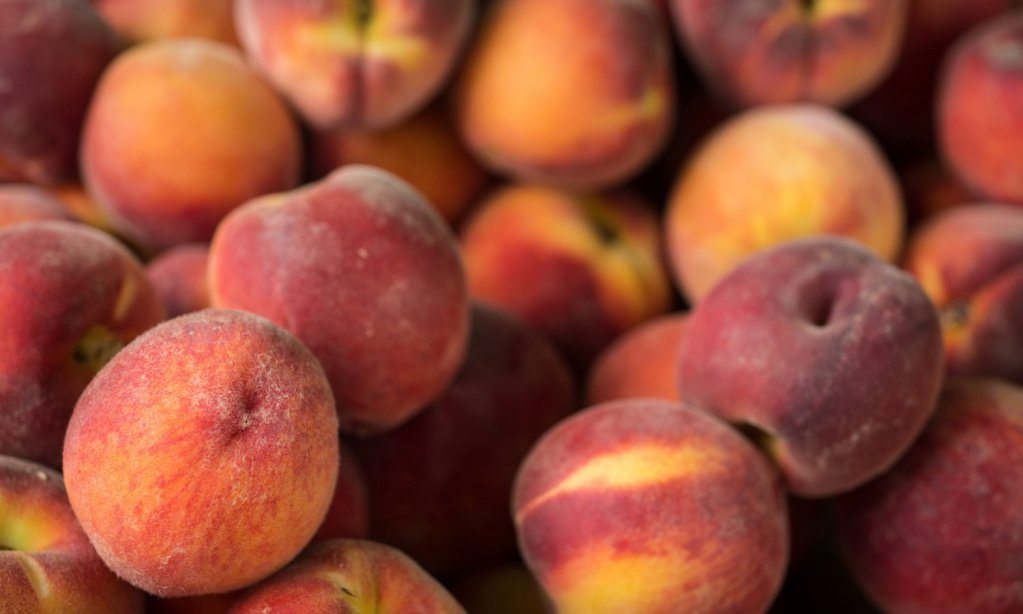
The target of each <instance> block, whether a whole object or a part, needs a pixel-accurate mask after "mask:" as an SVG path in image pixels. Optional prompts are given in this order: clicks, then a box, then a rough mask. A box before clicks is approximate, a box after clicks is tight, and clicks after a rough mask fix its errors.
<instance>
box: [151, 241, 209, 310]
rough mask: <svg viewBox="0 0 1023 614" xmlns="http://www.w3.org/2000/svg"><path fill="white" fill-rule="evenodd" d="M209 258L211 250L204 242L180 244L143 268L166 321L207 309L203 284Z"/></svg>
mask: <svg viewBox="0 0 1023 614" xmlns="http://www.w3.org/2000/svg"><path fill="white" fill-rule="evenodd" d="M209 256H210V248H209V246H208V245H206V244H205V243H192V244H186V245H179V246H177V247H174V248H171V249H169V250H167V251H166V252H164V253H162V254H160V255H159V256H158V257H157V258H156V259H154V260H153V261H151V262H150V263H149V264H148V265H147V266H146V277H148V278H149V283H151V284H153V287H154V288H155V289H156V292H157V294H159V295H160V301H161V302H162V303H163V307H164V310H166V312H167V317H168V318H175V317H177V316H180V315H182V314H186V313H191V312H193V311H199V310H201V309H206V308H207V307H209V306H210V291H209V288H208V287H207V284H206V267H207V262H208V261H209Z"/></svg>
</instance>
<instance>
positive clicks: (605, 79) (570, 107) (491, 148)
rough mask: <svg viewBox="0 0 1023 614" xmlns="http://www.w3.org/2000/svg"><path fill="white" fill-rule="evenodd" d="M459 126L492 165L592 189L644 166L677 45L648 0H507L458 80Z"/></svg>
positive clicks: (662, 127)
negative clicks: (673, 51) (631, 0)
mask: <svg viewBox="0 0 1023 614" xmlns="http://www.w3.org/2000/svg"><path fill="white" fill-rule="evenodd" d="M456 97H457V102H458V121H459V128H460V130H461V133H462V135H463V137H464V138H465V140H466V142H467V143H468V145H469V147H470V148H471V149H472V150H473V151H474V152H475V153H476V155H477V156H478V157H479V158H480V159H481V160H483V161H484V162H485V163H486V164H487V165H488V166H490V167H491V168H493V169H494V170H497V171H500V172H502V173H506V174H510V175H512V176H513V177H515V178H516V179H520V180H524V181H538V182H541V183H553V184H558V185H564V186H571V187H575V188H586V189H597V188H605V187H609V186H611V185H614V184H620V183H622V182H624V181H625V180H627V179H629V178H630V177H631V176H633V175H635V174H636V173H637V172H639V171H640V170H641V169H642V168H643V166H645V165H646V164H647V163H648V162H649V161H650V160H651V159H652V158H653V157H654V155H655V154H656V153H657V152H658V150H660V149H661V147H662V145H663V144H664V143H665V141H666V139H667V137H668V133H669V132H670V129H671V124H672V121H673V118H674V83H673V81H672V62H671V48H670V43H669V39H668V32H667V30H666V28H665V26H664V23H663V17H662V15H661V14H660V12H659V11H658V9H657V8H656V7H655V6H654V5H653V4H652V3H650V2H646V1H644V2H621V1H619V0H501V1H500V2H496V3H495V5H494V6H493V7H492V8H491V10H490V11H489V12H488V13H487V15H486V17H485V19H484V22H483V24H482V31H481V32H480V35H479V37H478V39H477V41H476V43H475V45H474V47H473V48H472V49H471V50H470V52H469V54H468V58H467V63H466V66H465V69H464V71H463V73H462V74H461V76H460V80H459V83H458V85H457V94H456Z"/></svg>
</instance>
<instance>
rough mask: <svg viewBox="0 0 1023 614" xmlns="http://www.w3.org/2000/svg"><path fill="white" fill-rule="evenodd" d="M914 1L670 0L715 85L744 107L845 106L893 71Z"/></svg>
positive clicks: (692, 51) (683, 34)
mask: <svg viewBox="0 0 1023 614" xmlns="http://www.w3.org/2000/svg"><path fill="white" fill-rule="evenodd" d="M908 7H909V0H771V1H768V2H764V1H763V0H672V12H673V14H674V16H675V25H676V29H677V31H678V33H679V37H680V38H681V41H682V43H683V44H684V46H685V48H686V50H687V51H688V52H689V56H690V58H691V59H692V60H693V62H694V63H695V64H696V66H697V68H698V69H699V70H700V71H701V72H702V73H703V75H704V78H705V81H707V83H708V84H709V85H710V87H711V88H713V89H715V90H717V91H718V92H720V93H721V94H722V95H723V96H724V97H726V98H728V99H729V100H731V101H732V102H734V103H736V104H738V105H740V106H754V105H759V104H772V103H782V102H799V101H812V102H818V103H821V104H826V105H830V106H836V107H841V106H845V105H846V104H848V103H849V102H852V101H853V100H854V99H856V98H858V97H859V96H862V95H863V94H865V93H866V92H868V91H870V89H871V88H873V87H874V86H875V85H877V83H878V82H879V81H880V80H881V79H883V78H884V77H885V76H886V75H887V74H888V72H889V71H890V70H891V68H892V65H893V63H894V61H895V58H896V57H897V56H898V53H899V49H900V46H901V44H902V39H903V34H904V30H905V26H906V13H907V10H908Z"/></svg>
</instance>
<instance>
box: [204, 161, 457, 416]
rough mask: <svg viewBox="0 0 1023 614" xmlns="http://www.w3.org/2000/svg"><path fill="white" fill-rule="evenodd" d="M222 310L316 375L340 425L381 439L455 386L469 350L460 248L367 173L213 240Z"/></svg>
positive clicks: (244, 215)
mask: <svg viewBox="0 0 1023 614" xmlns="http://www.w3.org/2000/svg"><path fill="white" fill-rule="evenodd" d="M209 267H210V268H209V282H210V293H211V295H212V297H213V304H214V305H216V306H218V307H229V308H234V309H244V310H247V311H252V312H254V313H258V314H261V315H263V316H265V317H268V318H270V319H271V320H273V321H274V322H276V323H278V324H279V325H281V326H283V327H284V328H286V329H288V330H289V331H291V332H292V333H293V334H295V335H296V336H297V337H298V338H299V339H301V340H302V341H303V342H304V343H305V344H306V345H307V346H308V347H309V349H311V350H312V351H313V354H315V355H316V357H317V358H318V359H319V360H320V362H321V363H322V364H323V368H324V370H325V371H326V372H327V377H328V378H329V380H330V383H331V386H332V387H333V389H334V396H335V397H336V399H337V409H338V415H339V417H340V419H341V426H342V428H343V429H345V430H348V431H355V432H357V433H359V434H369V433H378V432H382V431H385V430H387V429H390V428H394V427H395V426H397V425H399V424H401V423H402V422H404V421H406V420H408V419H409V418H411V417H412V416H413V415H414V414H415V413H416V412H418V411H420V410H421V409H423V407H424V406H425V405H426V403H428V402H429V401H430V400H432V399H433V398H435V397H436V396H437V395H439V394H440V393H441V392H442V391H443V390H444V388H445V387H446V386H447V385H448V383H449V382H450V381H451V379H452V378H453V377H454V376H455V373H456V371H457V370H458V368H459V366H460V365H461V363H462V358H463V356H464V355H465V348H466V344H467V342H468V324H469V297H468V290H467V286H466V281H465V273H464V271H463V269H462V262H461V258H460V257H459V253H458V244H457V242H456V240H455V237H454V235H453V234H452V233H451V230H450V228H449V227H448V225H447V224H446V223H445V222H444V220H443V219H442V218H441V217H440V216H439V215H438V214H437V212H436V211H435V210H434V209H433V208H432V207H431V206H430V205H429V204H428V203H427V202H426V201H425V200H423V198H422V196H420V195H419V194H418V193H417V192H415V191H414V190H413V189H412V188H411V187H410V186H409V185H408V184H406V183H405V182H404V181H402V180H400V179H398V178H397V177H395V176H394V175H392V174H390V173H388V172H386V171H382V170H379V169H375V168H372V167H368V166H346V167H344V168H341V169H339V170H337V171H335V172H334V173H331V174H330V175H329V176H328V177H326V178H325V179H323V180H321V181H319V182H317V183H314V184H311V185H309V186H306V187H304V188H301V189H299V190H295V191H293V192H288V193H284V194H277V195H273V196H268V197H266V198H260V199H256V200H254V201H252V202H250V203H248V204H247V205H245V206H244V207H242V208H241V209H240V210H238V211H237V212H235V213H234V214H232V215H231V216H230V217H228V218H227V219H226V220H225V221H224V223H223V224H221V226H220V228H219V229H218V230H217V235H216V237H215V238H214V240H213V244H212V246H211V250H210V264H209Z"/></svg>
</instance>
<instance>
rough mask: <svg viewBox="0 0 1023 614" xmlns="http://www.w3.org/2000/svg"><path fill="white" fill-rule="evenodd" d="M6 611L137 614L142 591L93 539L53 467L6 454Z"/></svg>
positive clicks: (2, 495)
mask: <svg viewBox="0 0 1023 614" xmlns="http://www.w3.org/2000/svg"><path fill="white" fill-rule="evenodd" d="M0 610H2V611H3V612H5V613H6V612H10V613H12V614H21V613H22V612H25V613H35V612H55V613H56V612H75V613H80V614H138V613H141V612H142V611H143V596H142V593H141V592H140V591H137V590H135V589H134V588H132V587H130V586H128V585H127V584H125V583H124V582H122V581H120V580H118V579H117V577H116V576H114V574H113V573H111V572H110V570H109V569H107V568H106V566H105V565H103V561H101V560H100V558H99V557H98V556H96V551H95V550H93V548H92V546H91V545H90V544H89V540H88V538H87V537H86V536H85V533H83V532H82V528H81V526H79V524H78V521H77V520H75V515H74V513H73V512H72V511H71V505H70V504H69V503H68V499H67V493H66V492H65V490H64V482H63V480H62V479H61V477H60V474H59V473H57V472H55V471H53V470H52V469H49V468H46V467H43V466H42V465H37V464H35V463H31V462H29V461H25V460H21V459H17V458H14V457H10V456H0Z"/></svg>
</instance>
